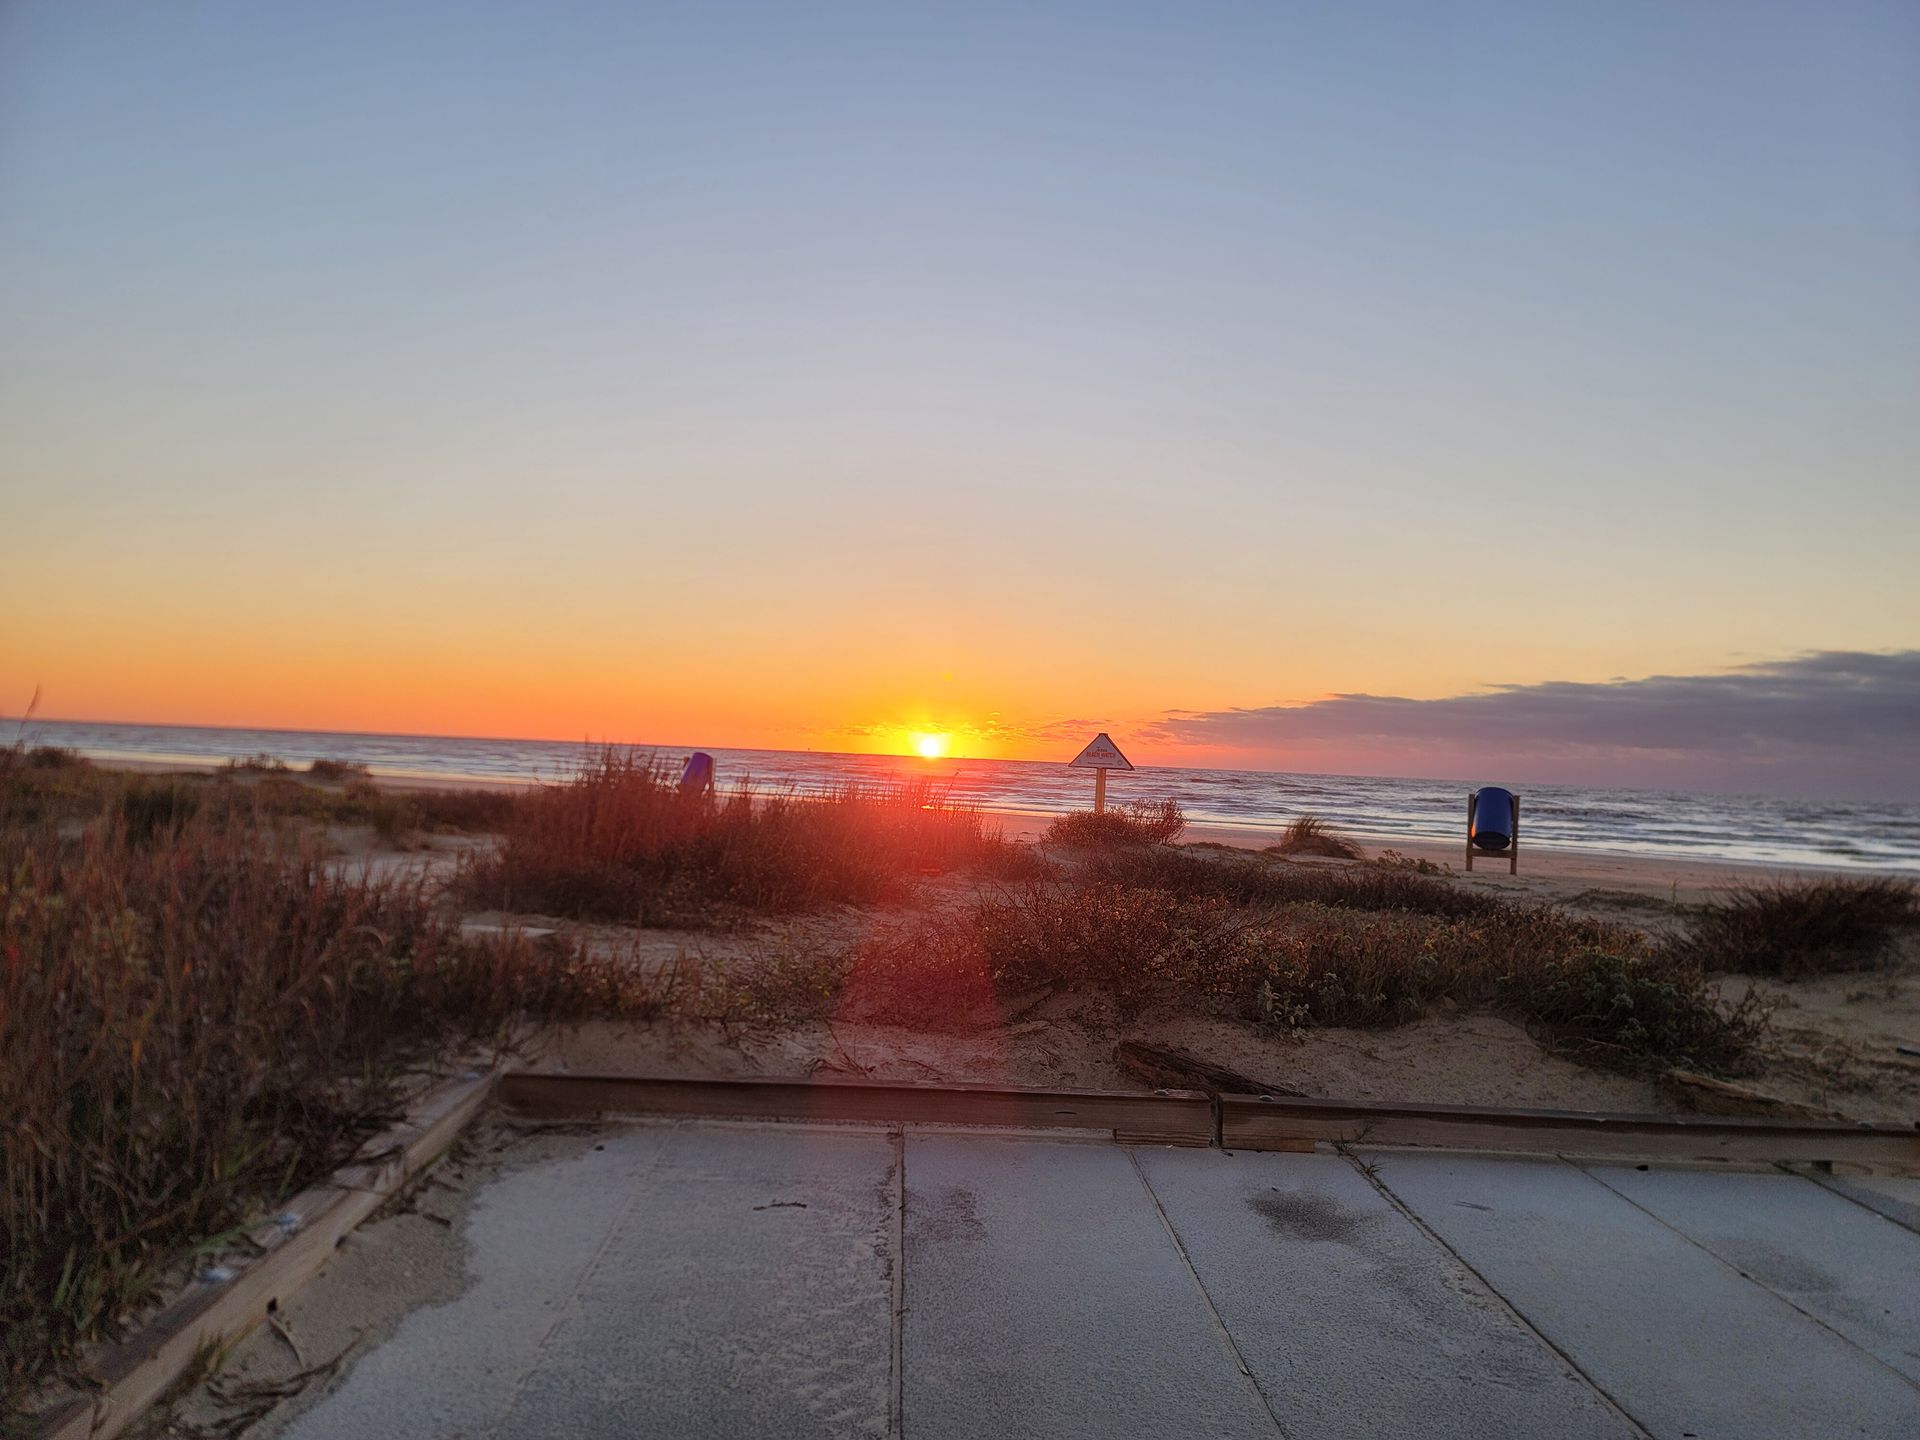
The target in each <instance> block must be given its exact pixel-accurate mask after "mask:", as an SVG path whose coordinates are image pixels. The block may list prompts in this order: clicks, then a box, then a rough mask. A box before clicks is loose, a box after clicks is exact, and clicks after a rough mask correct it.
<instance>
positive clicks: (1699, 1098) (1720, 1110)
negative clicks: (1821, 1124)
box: [1664, 1070, 1844, 1120]
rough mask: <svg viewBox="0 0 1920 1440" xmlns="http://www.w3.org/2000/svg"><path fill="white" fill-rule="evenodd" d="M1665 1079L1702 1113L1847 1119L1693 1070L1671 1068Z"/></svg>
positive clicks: (1796, 1118)
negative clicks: (1696, 1072)
mask: <svg viewBox="0 0 1920 1440" xmlns="http://www.w3.org/2000/svg"><path fill="white" fill-rule="evenodd" d="M1664 1078H1665V1080H1666V1084H1667V1088H1668V1089H1669V1090H1671V1091H1672V1092H1673V1093H1674V1095H1675V1096H1676V1097H1677V1098H1679V1099H1680V1100H1682V1101H1684V1102H1685V1103H1686V1104H1688V1105H1690V1106H1691V1107H1692V1108H1693V1109H1695V1110H1697V1111H1698V1112H1699V1113H1701V1114H1702V1115H1771V1116H1774V1117H1776V1118H1778V1119H1782V1120H1838V1119H1842V1118H1844V1117H1842V1116H1841V1115H1840V1114H1838V1113H1837V1112H1836V1111H1833V1110H1822V1109H1820V1108H1818V1107H1817V1106H1813V1105H1803V1104H1801V1103H1800V1102H1799V1101H1797V1100H1783V1099H1782V1098H1781V1097H1780V1096H1778V1095H1769V1094H1767V1093H1766V1092H1765V1091H1764V1090H1755V1089H1753V1088H1751V1087H1750V1086H1746V1085H1735V1084H1732V1083H1731V1082H1729V1081H1726V1080H1716V1079H1714V1078H1713V1077H1712V1076H1711V1075H1698V1074H1695V1073H1694V1072H1693V1071H1691V1070H1669V1071H1667V1073H1666V1075H1665V1077H1664Z"/></svg>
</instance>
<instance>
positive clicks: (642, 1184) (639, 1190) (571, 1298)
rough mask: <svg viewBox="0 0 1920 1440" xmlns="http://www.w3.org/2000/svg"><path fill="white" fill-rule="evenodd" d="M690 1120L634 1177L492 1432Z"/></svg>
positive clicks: (681, 1122) (680, 1122) (671, 1132)
mask: <svg viewBox="0 0 1920 1440" xmlns="http://www.w3.org/2000/svg"><path fill="white" fill-rule="evenodd" d="M686 1124H687V1122H686V1120H685V1119H684V1118H682V1119H676V1120H675V1121H674V1122H673V1123H672V1124H671V1125H669V1126H667V1127H666V1131H667V1133H666V1135H665V1136H664V1137H663V1138H662V1139H661V1141H660V1147H659V1148H658V1149H657V1150H655V1151H654V1152H653V1155H652V1156H651V1157H650V1158H649V1159H648V1161H647V1168H646V1169H644V1170H642V1171H641V1172H640V1173H639V1174H638V1175H637V1176H635V1177H634V1182H633V1198H632V1199H630V1200H628V1201H627V1203H626V1204H625V1205H623V1206H621V1207H620V1213H619V1214H618V1215H616V1216H614V1217H613V1221H612V1223H611V1224H609V1225H608V1226H607V1233H606V1234H604V1235H602V1236H601V1237H600V1243H599V1245H598V1246H596V1247H595V1248H594V1252H593V1258H592V1259H591V1260H589V1261H588V1262H587V1263H586V1264H585V1265H582V1266H581V1267H580V1274H579V1276H578V1278H576V1279H575V1280H574V1282H573V1288H572V1289H570V1290H569V1291H567V1298H566V1299H565V1300H564V1301H562V1302H561V1303H560V1305H559V1306H558V1307H557V1308H556V1309H555V1310H554V1315H553V1323H552V1324H551V1325H549V1326H547V1333H546V1334H544V1335H542V1336H541V1337H540V1343H539V1344H538V1345H536V1346H534V1347H533V1356H532V1358H531V1360H530V1361H529V1362H528V1364H527V1365H526V1367H525V1368H524V1369H523V1370H522V1371H521V1372H520V1375H519V1378H518V1379H516V1380H515V1381H514V1382H513V1389H512V1391H511V1392H510V1393H509V1394H508V1396H507V1399H506V1403H505V1404H504V1405H502V1406H501V1407H500V1411H499V1413H498V1414H497V1415H496V1416H495V1417H494V1421H493V1424H491V1425H489V1426H488V1427H487V1433H488V1434H490V1435H491V1434H493V1433H495V1432H497V1431H498V1430H499V1428H500V1422H501V1421H502V1420H504V1419H506V1417H507V1416H508V1415H510V1414H512V1413H513V1407H514V1406H515V1405H517V1404H519V1403H520V1393H521V1392H522V1391H523V1390H525V1389H526V1386H527V1381H528V1379H529V1378H531V1376H532V1375H533V1374H534V1372H535V1371H537V1370H538V1369H539V1368H540V1361H541V1360H542V1359H543V1358H544V1357H545V1355H546V1353H547V1346H548V1345H550V1344H552V1343H553V1336H554V1332H555V1331H557V1330H559V1328H560V1327H561V1326H562V1325H564V1324H565V1323H566V1320H567V1317H568V1315H570V1314H571V1313H572V1311H573V1305H574V1302H575V1301H576V1300H578V1299H579V1298H580V1292H581V1290H582V1289H584V1288H585V1286H586V1283H587V1281H588V1280H590V1279H591V1278H592V1277H593V1275H594V1273H595V1272H596V1271H598V1270H599V1268H600V1262H601V1261H602V1260H604V1259H606V1255H607V1247H608V1246H610V1245H612V1244H613V1237H614V1236H615V1235H618V1234H619V1233H620V1227H621V1226H622V1225H624V1224H626V1223H627V1217H628V1216H629V1215H631V1214H632V1213H633V1209H634V1206H636V1205H638V1204H639V1203H640V1199H641V1197H642V1196H643V1195H644V1194H645V1193H646V1187H647V1182H648V1181H649V1180H651V1179H652V1178H653V1173H654V1171H656V1170H658V1169H659V1168H660V1160H661V1157H662V1156H664V1155H665V1154H666V1153H667V1150H668V1148H669V1147H670V1146H671V1145H672V1144H673V1139H674V1136H675V1135H677V1134H679V1133H680V1131H682V1130H684V1129H685V1128H686Z"/></svg>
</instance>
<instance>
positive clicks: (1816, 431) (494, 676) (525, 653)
mask: <svg viewBox="0 0 1920 1440" xmlns="http://www.w3.org/2000/svg"><path fill="white" fill-rule="evenodd" d="M1917 79H1920V5H1914V4H1911V3H1889V4H1861V3H1851V0H1840V3H1819V4H1815V3H1793V4H1756V3H1672V0H1667V3H1616V0H1609V3H1591V4H1572V3H1551V4H1532V3H1504V4H1433V3H1407V4H1326V3H1300V4H1282V3H1264V4H1206V3H1188V4H1172V3H1167V4H1160V5H1137V4H1134V5H1128V4H1084V5H1083V4H990V3H971V4H952V5H918V4H900V3H890V4H881V3H874V4H834V3H827V4H819V5H798V4H778V5H771V4H770V5H757V6H736V5H716V4H701V5H685V6H648V5H638V4H567V3H556V4H475V3H414V4H406V3H381V4H358V3H351V0H347V3H343V0H328V3H325V4H313V3H304V4H298V5H296V4H290V3H265V0H228V3H211V0H209V3H195V4H184V3H183V4H168V3H163V0H143V3H121V4H106V3H87V4H76V3H56V0H13V3H10V4H6V5H4V6H0V487H4V491H3V492H0V493H3V497H4V505H5V514H6V517H7V520H8V522H9V523H7V524H6V525H5V526H4V527H0V531H3V532H4V533H0V564H3V565H4V568H5V571H6V578H4V579H0V602H4V604H5V607H6V609H7V610H8V611H9V612H10V613H11V614H12V615H13V616H14V617H15V622H16V623H15V624H14V625H13V626H12V627H10V628H11V633H0V678H4V679H5V680H6V681H7V683H9V684H13V685H15V687H16V688H19V687H20V686H21V685H25V686H28V687H30V685H31V683H32V682H33V681H34V680H40V681H42V682H43V683H45V684H46V685H47V687H48V705H49V709H50V710H51V711H52V712H53V713H64V714H81V713H87V714H94V715H105V714H108V713H113V714H117V715H121V716H125V717H127V718H166V719H231V720H235V721H245V720H255V721H264V722H286V723H320V724H347V725H353V724H379V725H383V726H386V727H388V728H417V729H435V728H463V729H468V730H477V731H481V732H483V733H500V732H501V731H503V730H514V729H518V730H528V729H538V730H540V731H541V732H542V733H556V734H572V735H578V734H581V733H587V732H589V731H592V732H595V733H634V732H635V731H636V730H644V729H645V728H646V725H647V724H648V723H657V724H659V725H660V726H663V727H664V728H665V729H666V730H668V731H670V732H672V733H673V734H675V735H689V734H693V735H697V734H710V733H716V732H717V731H725V732H726V733H724V734H718V736H717V740H716V743H719V742H720V741H725V740H738V741H741V742H747V743H753V742H758V743H780V741H781V739H782V737H784V738H785V739H786V740H787V741H788V742H789V743H792V742H793V741H794V739H795V737H798V736H802V735H803V734H840V735H845V734H859V733H872V734H876V735H878V734H881V733H883V732H887V731H888V727H896V728H897V727H899V726H916V725H919V726H926V725H932V726H944V727H948V728H951V729H953V730H954V731H955V733H956V734H957V735H965V734H972V735H973V736H974V738H975V743H977V744H979V745H984V746H989V747H991V746H993V745H998V746H999V747H1000V748H1002V749H1011V750H1014V751H1020V750H1021V747H1022V744H1023V741H1022V739H1021V737H1023V736H1029V737H1031V736H1038V735H1041V734H1042V733H1043V732H1044V731H1045V727H1046V726H1047V725H1048V724H1050V723H1053V722H1056V721H1058V720H1060V719H1062V718H1067V717H1080V716H1092V717H1096V718H1100V719H1103V720H1120V721H1124V720H1128V719H1138V720H1141V721H1143V722H1144V721H1145V720H1147V719H1149V718H1151V717H1153V716H1156V715H1159V714H1161V713H1163V712H1165V711H1168V710H1189V711H1198V712H1213V711H1218V710H1226V709H1231V708H1234V707H1265V706H1287V705H1294V704H1299V703H1302V702H1307V701H1311V700H1314V699H1315V698H1317V697H1320V696H1323V695H1326V694H1329V693H1333V692H1358V691H1365V692H1368V693H1373V694H1383V695H1399V696H1411V697H1417V698H1438V697H1444V696H1448V695H1458V694H1467V693H1472V692H1475V691H1477V690H1479V689H1480V688H1482V687H1485V686H1488V685H1494V684H1523V685H1524V684H1534V683H1540V682H1546V681H1570V682H1580V683H1598V682H1606V681H1609V680H1612V679H1613V678H1615V677H1618V676H1630V677H1641V676H1646V675H1650V674H1656V673H1670V674H1708V673H1712V672H1715V671H1718V670H1720V669H1723V668H1725V667H1727V666H1730V665H1735V664H1740V663H1748V662H1758V661H1775V660H1782V659H1785V658H1788V657H1791V656H1794V655H1797V654H1800V653H1802V652H1806V651H1817V650H1835V649H1843V650H1857V651H1888V650H1902V649H1906V648H1910V647H1914V646H1916V645H1920V583H1916V580H1915V577H1914V573H1913V560H1912V555H1913V546H1914V542H1915V539H1916V536H1920V484H1917V483H1916V480H1917V479H1920V406H1917V405H1916V403H1915V401H1916V397H1917V396H1920V180H1917V179H1916V177H1920V83H1916V80H1917ZM1489 536H1492V537H1498V540H1497V542H1489V541H1488V540H1487V538H1486V537H1489ZM1490 543H1494V544H1495V548H1498V549H1501V550H1503V551H1504V552H1506V553H1507V554H1508V555H1510V559H1508V560H1506V561H1502V562H1495V561H1490V560H1486V559H1477V560H1475V562H1474V564H1473V566H1472V567H1471V568H1469V569H1468V570H1467V571H1466V572H1465V573H1464V575H1463V571H1462V568H1461V561H1462V559H1463V557H1467V556H1478V555H1481V554H1483V553H1484V552H1485V551H1486V550H1487V549H1488V548H1489V544H1490ZM1496 571H1497V572H1498V573H1499V574H1500V575H1502V576H1503V577H1505V578H1508V579H1510V580H1511V582H1512V584H1513V586H1514V592H1513V593H1514V594H1515V596H1516V597H1517V600H1518V602H1519V603H1518V604H1516V605H1515V606H1513V607H1511V608H1508V609H1504V610H1503V609H1499V608H1489V607H1488V606H1487V605H1485V604H1477V605H1474V606H1471V607H1469V608H1464V609H1463V607H1462V604H1461V602H1462V601H1463V599H1465V598H1466V597H1467V595H1468V594H1469V593H1470V592H1471V590H1472V588H1473V581H1472V580H1471V579H1470V578H1468V577H1471V576H1475V575H1477V576H1479V577H1481V583H1482V585H1483V587H1484V585H1485V584H1486V583H1488V582H1487V580H1486V577H1488V576H1489V575H1490V574H1492V573H1494V572H1496ZM1120 635H1124V636H1125V642H1124V643H1110V642H1112V641H1114V640H1115V639H1116V637H1118V636H1120ZM269 643H283V644H287V645H292V646H297V647H299V648H301V649H302V650H303V651H304V652H305V654H306V655H307V656H308V657H309V658H310V661H311V664H310V666H309V667H308V668H307V669H306V670H305V671H303V672H301V673H300V674H294V673H292V672H290V671H283V670H274V671H273V672H272V673H271V674H270V675H263V674H262V673H261V672H260V671H259V670H258V668H257V665H256V664H255V662H254V661H253V660H250V658H249V657H257V656H258V654H259V652H260V649H261V647H262V646H263V645H266V644H269ZM716 653H718V654H721V655H724V656H725V657H727V658H726V659H725V660H724V662H723V661H722V660H717V659H715V658H714V656H715V654H716ZM423 655H424V656H429V657H435V658H434V659H433V660H432V661H431V663H428V662H423V661H422V660H421V658H420V657H422V656H423ZM615 656H618V657H628V658H632V657H642V658H641V659H639V660H635V661H634V663H633V664H632V665H631V666H629V667H626V668H622V669H621V670H620V674H619V675H618V676H617V677H616V678H613V679H610V678H609V677H608V672H609V661H610V657H615ZM355 664H360V665H362V666H363V667H364V668H363V670H362V671H360V672H356V671H354V670H353V666H354V665H355ZM436 665H438V666H440V668H438V669H436V668H435V666H436ZM629 670H630V671H631V673H629ZM370 677H371V678H370ZM250 687H251V688H250ZM530 693H537V694H538V695H539V696H540V697H542V698H541V699H540V700H539V701H538V703H535V702H533V701H530V700H528V699H527V698H526V697H527V696H528V695H529V694H530ZM170 697H171V698H170ZM12 703H13V697H12V696H11V695H8V696H0V709H6V708H10V706H11V704H12ZM159 711H164V712H166V713H156V712H159ZM989 715H992V716H993V717H994V718H993V719H992V720H991V721H990V720H989V719H988V717H989ZM410 717H411V718H410ZM729 717H731V718H729ZM690 725H694V726H704V727H706V728H705V729H689V728H688V726H690ZM729 726H731V727H732V728H731V729H728V727H729ZM862 727H864V729H863V728H862ZM996 727H997V728H996ZM1169 733H1171V732H1169ZM1183 733H1184V732H1183ZM1243 741H1244V737H1240V738H1236V739H1235V740H1234V742H1233V743H1234V744H1235V745H1237V746H1242V747H1243V749H1244V745H1243ZM1186 743H1191V744H1196V745H1202V744H1204V743H1205V741H1204V738H1202V739H1200V740H1189V741H1188V742H1186ZM1262 743H1264V742H1262ZM1273 743H1274V745H1275V746H1278V745H1279V742H1278V741H1277V740H1276V741H1274V742H1273ZM1246 754H1248V755H1252V756H1253V758H1261V759H1265V760H1269V761H1278V762H1282V763H1284V762H1285V761H1286V759H1287V758H1288V757H1287V754H1286V752H1285V751H1284V749H1279V748H1276V749H1273V750H1271V751H1270V752H1266V751H1262V752H1257V753H1256V752H1246ZM1243 758H1245V756H1244V755H1243ZM1382 763H1385V762H1382Z"/></svg>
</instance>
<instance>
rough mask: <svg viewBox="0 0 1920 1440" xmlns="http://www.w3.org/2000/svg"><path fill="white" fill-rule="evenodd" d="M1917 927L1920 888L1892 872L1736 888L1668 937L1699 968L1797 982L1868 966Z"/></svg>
mask: <svg viewBox="0 0 1920 1440" xmlns="http://www.w3.org/2000/svg"><path fill="white" fill-rule="evenodd" d="M1915 929H1920V887H1916V886H1915V884H1914V883H1913V882H1912V881H1910V880H1896V879H1891V878H1887V877H1879V876H1875V877H1869V878H1863V879H1840V878H1836V879H1819V880H1797V881H1775V882H1769V883H1764V884H1757V885H1737V886H1734V887H1731V888H1729V889H1727V890H1724V891H1722V892H1721V893H1720V894H1718V895H1716V896H1715V897H1714V898H1712V899H1710V900H1709V901H1708V902H1707V903H1706V904H1705V905H1703V906H1701V907H1700V908H1699V910H1698V911H1697V912H1696V914H1695V916H1694V918H1693V921H1692V923H1691V924H1690V925H1689V927H1688V928H1687V930H1686V931H1685V932H1684V933H1683V934H1680V935H1677V936H1675V937H1673V938H1672V939H1670V940H1669V941H1668V947H1669V948H1670V949H1671V950H1672V952H1673V953H1674V954H1675V955H1677V956H1683V957H1685V958H1686V959H1687V960H1689V961H1691V962H1692V963H1693V964H1696V965H1698V966H1700V967H1701V968H1702V969H1705V970H1711V971H1718V972H1725V973H1738V974H1743V975H1774V976H1779V977H1781V978H1783V979H1799V978H1804V977H1807V976H1812V975H1829V974H1834V973H1838V972H1844V971H1849V970H1863V969H1869V968H1871V967H1873V966H1875V965H1879V964H1881V963H1883V962H1884V961H1886V960H1887V959H1888V958H1889V957H1890V956H1891V955H1892V954H1893V953H1894V950H1895V947H1896V945H1897V943H1898V941H1899V938H1900V936H1901V935H1902V934H1903V933H1911V932H1912V931H1914V930H1915Z"/></svg>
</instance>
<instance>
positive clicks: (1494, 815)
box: [1467, 785, 1513, 850]
mask: <svg viewBox="0 0 1920 1440" xmlns="http://www.w3.org/2000/svg"><path fill="white" fill-rule="evenodd" d="M1473 799H1474V805H1473V833H1472V834H1471V835H1469V836H1468V837H1467V838H1468V839H1470V840H1471V841H1473V848H1474V849H1476V850H1504V849H1506V848H1507V846H1509V845H1511V844H1512V843H1513V792H1512V791H1511V790H1502V789H1501V788H1500V787H1499V786H1498V785H1488V786H1487V787H1485V788H1484V789H1481V790H1476V791H1474V792H1473Z"/></svg>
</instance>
